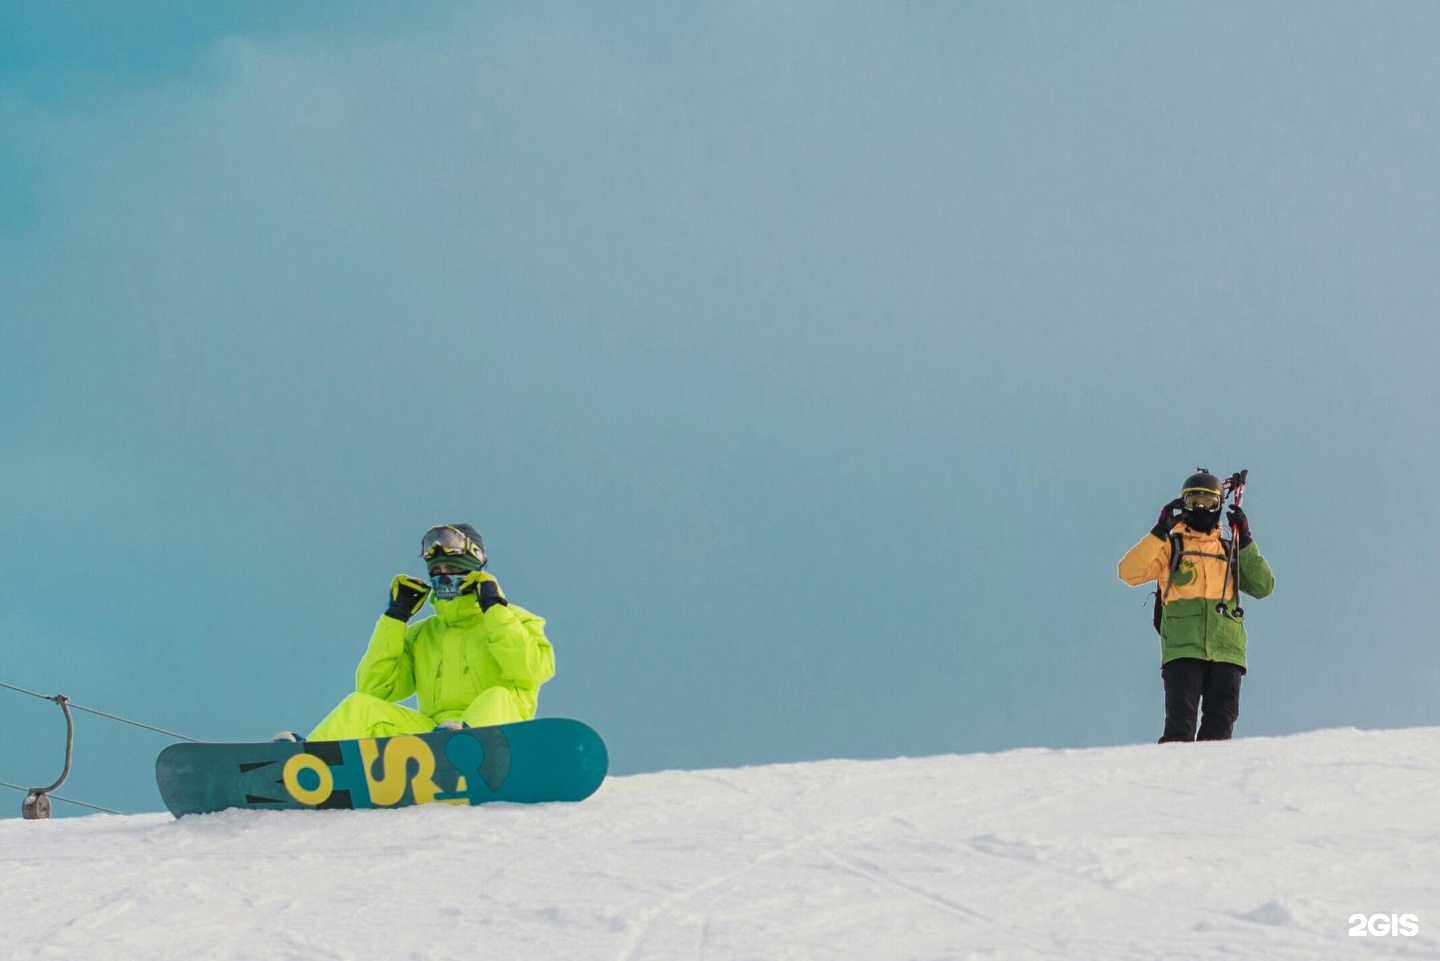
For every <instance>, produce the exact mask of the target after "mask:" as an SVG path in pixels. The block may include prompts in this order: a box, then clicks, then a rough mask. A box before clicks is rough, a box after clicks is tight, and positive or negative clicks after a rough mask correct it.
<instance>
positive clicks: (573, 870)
mask: <svg viewBox="0 0 1440 961" xmlns="http://www.w3.org/2000/svg"><path fill="white" fill-rule="evenodd" d="M1437 798H1440V729H1418V730H1409V731H1381V732H1375V731H1371V732H1362V731H1353V730H1341V731H1321V732H1315V733H1312V734H1305V735H1296V736H1293V737H1285V738H1254V739H1242V740H1239V741H1233V742H1229V743H1225V744H1196V745H1165V746H1159V745H1141V746H1134V747H1120V748H1097V749H1090V750H1066V751H1052V750H1040V749H1027V750H1021V751H1011V752H1006V753H1003V754H992V755H969V756H947V757H934V758H916V759H896V760H891V761H864V762H861V761H826V762H817V763H811V764H794V765H775V766H768V767H756V768H743V769H737V770H726V771H695V772H665V773H660V774H647V775H636V776H632V777H624V778H612V779H611V780H610V781H608V782H607V783H606V784H605V785H604V786H603V787H602V788H601V790H600V791H599V793H597V794H596V795H595V796H594V797H592V798H591V799H589V800H587V801H585V802H583V803H580V804H575V805H564V804H555V805H536V806H524V805H489V806H484V807H480V808H474V809H469V808H456V807H451V806H447V805H432V806H429V807H422V808H414V809H407V810H401V811H355V812H346V811H333V812H265V813H262V812H248V811H230V812H224V813H221V814H214V815H204V816H199V817H188V818H184V819H181V820H179V821H176V820H174V819H172V818H170V817H169V815H164V814H149V815H135V816H130V817H124V816H112V815H93V816H89V817H83V818H70V819H64V820H56V821H52V822H25V821H21V820H19V819H13V818H12V819H8V820H4V821H0V959H5V961H9V959H14V961H41V959H44V961H50V959H56V961H58V959H65V961H83V959H94V961H117V959H132V958H136V959H138V958H144V959H147V961H149V959H156V961H163V959H177V961H179V959H184V961H196V959H204V961H212V959H213V961H238V959H267V961H289V959H295V961H299V959H335V961H362V959H372V958H373V959H394V958H399V959H406V961H450V959H470V958H477V957H478V958H489V957H495V958H505V959H532V958H533V959H551V958H555V959H562V958H563V959H603V961H657V959H692V958H693V959H702V961H714V959H867V961H869V959H917V961H918V959H964V961H1000V959H1005V961H1048V959H1067V961H1068V959H1091V958H1094V959H1104V961H1130V959H1135V961H1140V959H1147V961H1148V959H1165V961H1172V959H1175V961H1186V959H1197V961H1208V959H1217V961H1218V959H1238V961H1248V959H1256V961H1259V959H1264V961H1287V959H1296V961H1299V959H1304V961H1321V959H1325V961H1328V959H1332V958H1352V957H1353V958H1387V959H1388V958H1440V803H1437ZM1353 914H1414V915H1416V916H1417V917H1418V919H1419V926H1420V933H1419V934H1418V935H1417V936H1415V937H1400V936H1389V937H1365V938H1356V937H1351V936H1349V934H1348V930H1349V928H1350V926H1351V925H1350V923H1349V918H1350V916H1351V915H1353Z"/></svg>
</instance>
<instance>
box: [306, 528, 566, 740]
mask: <svg viewBox="0 0 1440 961" xmlns="http://www.w3.org/2000/svg"><path fill="white" fill-rule="evenodd" d="M420 556H421V558H423V559H424V561H425V564H426V567H427V568H428V570H429V574H430V583H429V584H426V583H425V582H424V581H421V580H419V579H418V578H414V577H410V576H408V575H406V574H399V575H396V577H395V579H394V581H392V582H391V584H390V606H389V607H388V608H386V610H385V613H384V614H383V615H382V616H381V618H380V621H379V623H377V624H376V625H375V632H374V633H373V634H372V635H371V636H370V646H369V647H368V648H367V649H366V651H365V656H364V657H362V658H361V659H360V666H359V668H357V669H356V672H355V693H354V694H351V695H350V696H349V697H347V698H345V700H343V701H341V702H340V704H339V706H337V707H336V708H335V710H333V711H331V712H330V714H329V715H328V716H327V717H326V718H325V719H324V720H323V721H321V722H320V723H319V725H317V726H316V728H315V730H313V731H311V732H310V738H311V740H324V741H334V740H339V739H344V738H360V737H388V736H391V735H395V734H421V733H424V732H425V731H431V730H434V729H435V728H437V727H442V728H459V727H464V726H469V727H483V726H487V725H492V724H508V723H511V722H514V721H526V720H529V719H531V718H533V717H534V716H535V707H536V700H537V694H538V693H539V690H540V685H541V684H544V683H545V682H546V681H548V680H549V679H550V678H551V677H553V676H554V674H555V654H554V651H553V650H552V649H551V647H550V642H549V641H548V640H546V639H545V631H544V627H545V621H544V619H543V618H540V617H536V616H535V615H534V614H531V613H530V612H529V611H526V610H524V609H523V608H520V607H517V606H515V605H513V604H511V603H510V602H509V601H507V600H506V599H505V595H504V594H503V593H501V591H500V585H499V584H498V583H497V582H496V580H495V578H494V577H493V576H491V575H490V574H487V573H485V572H484V567H485V564H486V560H487V558H486V557H485V545H484V542H483V541H482V540H481V537H480V534H479V533H478V532H477V531H476V530H475V528H473V527H471V526H470V525H469V524H446V525H443V526H440V527H432V528H431V529H430V530H428V531H426V533H425V536H424V537H423V538H421V541H420ZM432 589H433V595H434V596H433V598H431V604H432V605H433V606H434V608H435V616H434V617H427V618H425V619H423V620H421V621H417V622H416V623H414V624H409V623H408V622H409V621H410V619H411V618H412V617H414V616H415V615H416V614H417V613H419V611H420V608H421V607H423V606H424V604H425V600H426V598H427V597H431V594H432ZM407 625H408V626H407ZM411 694H415V695H418V701H419V706H420V710H418V711H415V710H411V709H410V708H408V707H404V706H402V705H400V704H398V703H396V702H398V701H402V700H404V699H405V698H407V697H409V696H410V695H411ZM282 737H283V735H282ZM290 737H293V735H290Z"/></svg>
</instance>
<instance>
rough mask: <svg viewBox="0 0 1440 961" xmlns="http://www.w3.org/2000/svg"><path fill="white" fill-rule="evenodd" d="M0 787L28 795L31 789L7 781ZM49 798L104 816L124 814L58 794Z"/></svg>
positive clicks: (0, 782)
mask: <svg viewBox="0 0 1440 961" xmlns="http://www.w3.org/2000/svg"><path fill="white" fill-rule="evenodd" d="M0 787H8V788H12V789H14V790H16V791H19V792H21V793H22V794H29V793H30V791H31V789H30V788H28V787H21V786H20V785H18V784H11V783H10V782H9V781H0ZM49 797H50V798H52V799H53V800H56V801H64V802H65V803H66V804H77V805H79V806H80V807H82V808H89V809H90V810H92V811H100V812H102V813H104V814H124V813H125V812H124V811H112V810H110V809H109V808H102V807H101V806H100V805H98V804H90V803H88V802H86V801H77V800H75V799H74V798H69V797H61V796H60V795H58V794H51V795H49Z"/></svg>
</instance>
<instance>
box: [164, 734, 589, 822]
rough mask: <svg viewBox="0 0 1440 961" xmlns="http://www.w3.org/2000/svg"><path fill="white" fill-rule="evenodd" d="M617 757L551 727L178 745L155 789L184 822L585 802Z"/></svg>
mask: <svg viewBox="0 0 1440 961" xmlns="http://www.w3.org/2000/svg"><path fill="white" fill-rule="evenodd" d="M608 766H609V755H608V754H607V753H606V750H605V742H604V741H602V740H601V739H600V735H598V734H596V733H595V732H594V731H592V730H591V729H590V728H589V727H587V726H585V725H584V724H581V723H580V722H579V721H572V720H569V719H567V718H558V717H546V718H540V719H538V720H534V721H522V722H520V723H518V724H502V725H500V726H498V727H476V728H464V729H461V730H458V731H431V732H430V733H428V734H406V735H397V736H395V737H380V738H364V739H361V740H355V741H300V742H296V741H270V742H264V743H258V744H172V745H170V746H169V747H167V748H165V750H163V751H161V752H160V756H159V757H158V758H156V760H155V781H156V783H157V784H158V785H159V786H160V796H161V798H163V799H164V801H165V806H166V807H167V808H169V809H170V813H172V814H174V815H175V816H176V817H180V816H181V815H185V814H206V813H209V812H212V811H223V810H225V809H226V808H252V809H258V810H264V811H284V810H295V809H300V810H315V809H331V808H341V809H346V808H392V807H409V806H410V805H412V804H430V803H441V804H485V803H487V802H489V801H514V802H519V803H522V804H533V803H536V802H541V801H580V800H583V799H584V798H587V797H589V796H590V795H591V794H594V793H595V791H596V789H597V788H599V787H600V782H602V781H604V780H605V771H606V769H607V768H608Z"/></svg>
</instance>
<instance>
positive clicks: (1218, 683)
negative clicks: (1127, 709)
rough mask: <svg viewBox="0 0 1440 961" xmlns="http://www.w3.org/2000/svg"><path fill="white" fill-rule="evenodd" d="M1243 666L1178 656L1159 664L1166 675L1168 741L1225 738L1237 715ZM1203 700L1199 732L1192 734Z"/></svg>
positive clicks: (1163, 674)
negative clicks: (1202, 713)
mask: <svg viewBox="0 0 1440 961" xmlns="http://www.w3.org/2000/svg"><path fill="white" fill-rule="evenodd" d="M1244 673H1245V670H1244V669H1243V668H1241V667H1239V666H1238V665H1235V664H1224V663H1221V662H1219V661H1202V660H1201V659H1200V658H1198V657H1179V658H1176V659H1175V660H1173V661H1169V662H1167V663H1166V664H1165V665H1164V666H1163V667H1161V668H1160V676H1161V677H1162V678H1164V679H1165V733H1164V734H1161V735H1160V743H1161V744H1164V743H1165V742H1167V741H1196V740H1199V741H1228V740H1229V739H1230V732H1231V731H1232V730H1233V729H1234V727H1235V721H1236V719H1237V718H1239V717H1240V677H1241V675H1243V674H1244ZM1202 701H1203V703H1204V710H1205V714H1204V718H1203V719H1202V720H1201V721H1200V734H1199V736H1198V737H1197V736H1196V734H1195V717H1196V715H1197V714H1199V713H1200V708H1201V703H1202Z"/></svg>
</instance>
